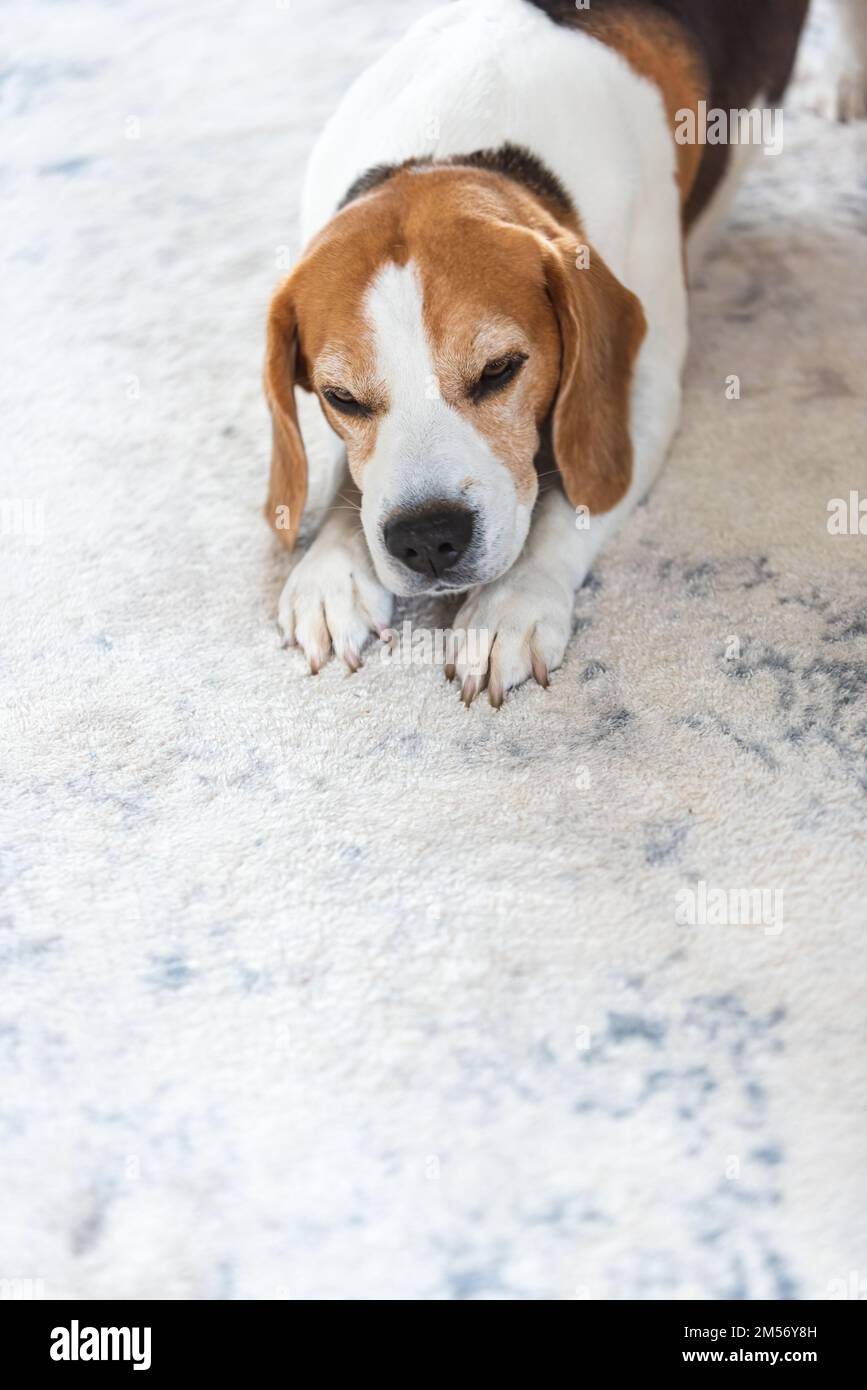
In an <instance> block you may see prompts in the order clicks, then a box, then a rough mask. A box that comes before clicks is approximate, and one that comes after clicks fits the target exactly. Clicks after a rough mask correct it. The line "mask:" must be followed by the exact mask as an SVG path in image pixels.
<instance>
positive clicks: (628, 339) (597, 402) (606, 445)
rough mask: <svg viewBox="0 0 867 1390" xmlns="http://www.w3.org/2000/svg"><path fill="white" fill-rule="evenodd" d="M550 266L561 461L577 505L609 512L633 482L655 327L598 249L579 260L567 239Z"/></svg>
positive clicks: (556, 444)
mask: <svg viewBox="0 0 867 1390" xmlns="http://www.w3.org/2000/svg"><path fill="white" fill-rule="evenodd" d="M545 261H546V279H547V286H548V293H549V295H550V297H551V300H552V303H553V305H554V308H555V311H556V314H557V319H558V322H559V325H560V339H561V345H562V346H561V361H560V385H559V388H558V392H557V398H556V400H555V402H554V408H553V411H552V419H551V440H552V444H553V448H554V457H555V459H556V461H557V467H558V468H559V470H560V473H561V475H562V478H563V486H564V488H565V491H566V496H567V497H568V498H569V501H570V502H571V503H572V506H573V507H579V506H585V507H588V508H589V510H590V512H591V513H592V512H607V511H608V510H609V509H610V508H611V507H613V506H615V505H616V503H618V502H619V501H620V499H621V498H622V497H623V496H624V494H625V493H626V492H627V490H628V488H629V484H630V482H631V480H632V440H631V437H630V433H629V397H630V390H631V386H632V369H633V366H634V363H635V358H636V356H637V354H638V349H639V348H640V346H641V343H642V340H643V338H644V335H645V333H646V331H647V322H646V320H645V317H644V311H643V309H642V307H641V303H640V301H639V300H638V299H637V298H636V297H635V295H634V294H632V293H630V291H629V290H627V289H626V288H625V287H624V286H623V285H621V283H620V281H619V280H618V279H617V278H616V276H614V275H612V273H611V271H610V270H609V269H608V267H607V266H606V265H605V263H604V261H603V260H602V259H601V258H600V257H599V256H597V255H596V253H595V251H593V250H592V249H590V248H586V247H581V248H580V250H578V251H577V254H576V246H575V243H574V242H573V241H571V239H570V240H569V241H568V244H567V243H566V238H564V239H563V241H562V242H559V243H555V244H554V245H553V246H549V247H548V248H547V250H546V256H545Z"/></svg>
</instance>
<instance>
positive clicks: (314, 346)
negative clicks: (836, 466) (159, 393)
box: [265, 0, 867, 706]
mask: <svg viewBox="0 0 867 1390" xmlns="http://www.w3.org/2000/svg"><path fill="white" fill-rule="evenodd" d="M846 3H853V0H846ZM859 3H860V0H859ZM807 4H808V0H725V2H724V3H722V2H721V0H592V3H589V2H588V3H586V4H585V3H582V2H581V0H578V3H575V0H455V3H452V4H448V5H446V6H445V7H443V8H441V9H438V10H435V11H434V12H433V13H432V14H430V15H428V16H427V17H426V18H424V19H423V20H422V21H421V22H420V23H417V24H416V25H415V26H414V27H413V28H412V29H411V30H410V31H409V33H407V34H406V36H405V37H404V38H403V39H402V40H401V41H400V42H399V43H398V44H397V45H396V46H395V47H394V48H392V49H391V50H390V51H389V52H388V53H386V55H385V56H384V57H383V58H381V59H380V60H379V62H377V63H376V64H374V66H373V67H372V68H370V69H369V70H368V71H367V72H365V73H364V74H363V75H362V76H361V77H360V78H359V79H358V81H356V82H355V84H354V85H353V86H352V87H351V88H350V90H349V91H348V92H347V94H346V96H345V97H344V99H343V101H342V102H341V104H340V106H339V108H338V110H337V112H336V113H335V115H334V116H333V117H332V118H331V120H330V121H329V123H328V125H327V126H326V128H325V130H324V131H323V133H322V135H321V137H320V139H319V141H318V143H317V145H316V147H315V149H314V151H313V154H312V156H311V159H310V164H309V168H308V172H307V178H306V183H305V188H304V195H303V210H302V233H303V236H304V240H305V243H306V249H305V251H304V253H303V256H302V258H301V260H300V262H299V264H298V265H297V266H296V267H295V269H294V270H293V271H292V273H291V274H290V275H289V277H288V279H287V280H286V281H285V282H284V283H283V284H282V285H281V286H280V287H279V289H278V290H277V293H276V294H275V296H274V298H273V301H272V303H271V308H270V315H269V320H268V341H267V358H266V369H265V387H266V395H267V399H268V404H269V407H270V411H271V416H272V424H273V450H272V459H271V475H270V488H269V493H268V500H267V505H266V515H267V517H268V520H269V521H270V522H271V524H272V526H273V527H274V529H275V531H276V533H277V535H278V536H279V537H280V539H281V540H282V541H283V542H284V543H285V544H286V545H287V546H289V547H290V548H291V547H292V545H293V544H294V542H295V539H296V536H297V533H298V527H299V523H300V521H301V517H302V513H303V510H304V505H305V500H306V496H307V464H306V459H305V451H304V444H303V441H302V437H301V432H300V428H299V421H298V413H297V407H296V399H295V389H296V387H300V388H301V389H302V390H304V391H307V392H312V393H314V395H315V396H316V398H317V400H318V403H319V406H320V408H321V411H322V414H323V416H324V419H325V422H326V424H327V426H328V436H329V439H330V440H331V441H332V444H333V465H334V467H333V482H332V487H333V496H332V501H333V502H334V503H335V506H334V507H333V508H331V509H329V510H328V511H327V512H326V514H325V521H324V524H323V525H322V527H321V529H320V531H319V533H318V535H317V536H316V537H315V539H314V540H313V542H312V544H311V545H310V547H309V549H308V550H307V552H306V554H305V555H304V557H303V558H302V560H301V561H300V562H299V563H298V564H297V565H296V566H295V568H294V569H293V570H292V573H291V575H290V577H289V579H288V581H287V583H286V586H285V588H284V590H283V594H282V597H281V599H280V605H279V623H280V627H281V629H282V632H283V635H284V638H285V640H286V642H287V643H295V644H297V645H299V646H300V647H301V648H302V649H303V651H304V653H305V655H306V657H307V659H308V661H309V664H310V668H311V670H312V671H314V672H316V671H318V670H319V668H320V666H321V665H322V663H323V662H325V661H326V660H327V659H328V657H329V655H330V654H331V652H332V650H333V651H334V652H335V653H336V654H337V655H338V656H339V657H342V658H343V659H344V660H345V661H346V663H347V664H348V665H349V666H350V668H352V669H355V668H357V666H358V665H359V657H360V653H361V650H362V647H363V646H364V644H365V642H366V641H367V639H368V638H369V636H370V635H371V633H377V632H378V633H379V634H380V635H382V633H383V630H384V629H385V628H386V626H387V624H388V622H389V620H390V616H391V611H392V604H393V596H394V595H400V596H407V597H413V596H417V595H425V594H448V593H451V592H456V593H458V594H461V595H463V600H462V603H461V606H460V609H459V612H458V614H457V617H456V619H455V622H454V628H455V630H456V632H457V634H458V636H459V638H460V635H461V634H464V636H465V635H466V633H467V632H469V631H472V630H481V631H483V632H484V633H485V634H486V641H485V643H484V644H483V648H482V649H483V650H484V652H485V657H484V662H483V665H482V667H480V666H479V664H478V662H477V661H474V660H472V659H471V656H470V644H468V643H466V642H465V641H464V642H460V641H459V644H458V647H457V650H456V652H455V660H454V664H453V666H452V667H451V668H450V669H449V670H448V674H449V675H451V676H454V675H457V676H458V678H459V680H460V685H461V693H462V697H463V699H464V700H465V702H466V703H468V704H469V703H470V702H471V701H472V700H473V699H474V698H475V696H476V695H477V694H478V693H479V691H481V690H483V689H487V692H488V698H489V700H490V702H491V704H492V705H495V706H497V705H499V704H500V703H501V702H502V700H503V697H504V695H505V693H506V692H507V691H508V690H510V689H512V688H513V687H515V686H518V685H519V684H521V682H523V681H524V680H526V679H527V678H528V677H531V676H535V678H536V680H537V681H539V683H540V684H543V685H544V684H547V680H548V673H549V671H551V670H552V669H554V668H555V667H557V666H558V665H559V664H560V663H561V661H562V660H563V656H564V652H565V649H566V645H567V642H568V640H569V637H570V634H571V630H572V611H573V602H574V595H575V591H576V590H577V589H578V588H579V587H580V585H581V584H582V583H583V581H584V580H585V578H586V576H587V574H588V571H589V569H590V567H591V565H592V563H593V561H594V558H595V556H596V555H597V554H598V552H599V549H600V547H601V546H602V545H603V544H604V543H605V541H606V540H607V539H608V538H609V537H610V536H612V535H613V534H614V533H615V531H616V530H617V529H618V527H620V526H621V525H622V523H623V521H624V519H625V518H626V517H627V516H628V515H629V513H630V512H631V510H632V509H633V507H634V506H635V504H636V503H637V502H638V501H639V500H640V499H641V498H642V497H643V496H644V495H645V494H646V493H647V491H648V489H649V488H650V486H651V484H652V482H653V480H654V478H655V477H656V475H657V473H658V471H659V469H660V466H661V464H662V462H663V460H664V458H665V455H666V453H667V451H668V449H669V446H670V444H671V441H672V437H673V435H674V433H675V431H676V429H677V425H678V419H679V414H680V409H681V374H682V369H683V365H684V358H685V355H686V349H687V285H686V270H685V266H686V260H687V252H689V253H690V255H692V253H693V250H694V248H695V247H697V246H699V245H700V244H701V243H703V242H704V241H705V240H706V239H707V236H708V233H709V231H710V229H711V228H712V227H713V225H714V224H715V223H716V222H718V221H719V219H720V217H721V216H722V213H723V211H724V209H725V207H726V206H727V204H728V202H729V201H730V198H731V194H732V191H733V187H734V185H735V182H736V179H737V177H738V174H739V172H740V169H741V165H742V158H741V156H742V154H743V152H744V151H743V148H742V147H737V148H735V147H734V145H733V144H731V143H719V142H714V141H712V140H709V139H708V140H705V141H703V140H702V139H701V136H700V135H693V137H692V138H691V139H690V138H687V139H684V138H682V132H683V130H684V128H685V127H684V125H683V122H684V117H685V114H686V115H692V116H693V117H695V118H696V120H697V119H698V118H699V117H701V116H702V114H704V115H705V116H706V113H707V110H708V109H709V108H713V109H714V110H715V111H721V112H723V113H724V114H725V113H728V112H729V111H731V112H732V115H733V116H734V115H736V114H737V111H738V110H740V109H742V108H747V109H749V108H757V107H763V108H769V107H770V108H773V107H774V106H775V105H777V104H778V103H779V99H780V97H781V96H782V93H783V91H784V88H785V86H786V84H787V82H788V79H789V76H790V74H791V70H792V67H793V64H794V60H795V55H796V50H797V45H798V39H799V35H800V32H801V29H802V26H803V23H804V19H805V13H806V9H807ZM865 55H867V46H865ZM696 129H698V127H696ZM359 519H360V523H361V524H360V526H359ZM472 650H473V652H475V651H476V650H477V646H476V644H472Z"/></svg>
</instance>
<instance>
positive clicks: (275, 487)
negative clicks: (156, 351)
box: [265, 277, 307, 550]
mask: <svg viewBox="0 0 867 1390" xmlns="http://www.w3.org/2000/svg"><path fill="white" fill-rule="evenodd" d="M298 357H299V353H298V333H297V321H296V314H295V304H294V300H293V297H292V280H291V277H290V279H289V280H287V281H286V283H285V284H284V285H282V286H281V288H280V289H279V290H278V291H277V293H276V294H275V296H274V298H273V299H272V301H271V309H270V312H269V314H268V347H267V352H266V356H265V396H266V398H267V400H268V408H269V410H270V411H271V425H272V444H271V476H270V479H269V482H268V500H267V502H266V503H265V516H266V517H267V519H268V521H269V523H270V525H271V526H272V527H273V528H274V530H275V531H276V533H277V535H278V536H279V538H280V540H281V541H282V542H283V544H284V545H286V546H288V547H289V549H290V550H291V549H292V547H293V545H294V544H295V539H296V537H297V535H298V527H299V525H300V524H301V515H302V513H303V511H304V503H305V502H306V500H307V455H306V453H305V452H304V441H303V440H302V438H301V431H300V429H299V428H298V412H297V410H296V407H295V384H296V380H297V381H298V384H299V385H304V384H305V382H304V381H303V379H302V378H303V370H302V371H299V370H298Z"/></svg>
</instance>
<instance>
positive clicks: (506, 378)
mask: <svg viewBox="0 0 867 1390" xmlns="http://www.w3.org/2000/svg"><path fill="white" fill-rule="evenodd" d="M526 360H527V354H526V353H525V352H513V353H509V354H508V356H506V357H492V358H491V361H490V362H488V364H487V365H486V367H485V370H484V371H483V372H482V375H481V376H480V377H479V379H478V381H477V382H476V383H475V384H474V386H473V387H472V389H471V391H470V395H471V396H472V398H473V400H474V401H480V400H482V399H483V398H484V397H485V396H490V395H491V394H492V393H493V392H494V391H501V390H502V389H503V387H504V386H508V384H509V382H510V381H512V379H513V378H514V377H516V376H517V374H518V372H519V371H520V370H521V368H522V367H523V365H524V363H525V362H526Z"/></svg>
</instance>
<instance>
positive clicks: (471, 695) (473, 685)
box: [461, 676, 479, 709]
mask: <svg viewBox="0 0 867 1390" xmlns="http://www.w3.org/2000/svg"><path fill="white" fill-rule="evenodd" d="M478 693H479V682H478V681H477V680H476V678H475V676H467V678H466V680H465V681H464V683H463V687H462V688H461V699H462V700H463V702H464V704H465V705H466V707H467V709H469V707H470V705H471V704H472V703H473V700H474V699H475V698H476V696H477V695H478Z"/></svg>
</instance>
